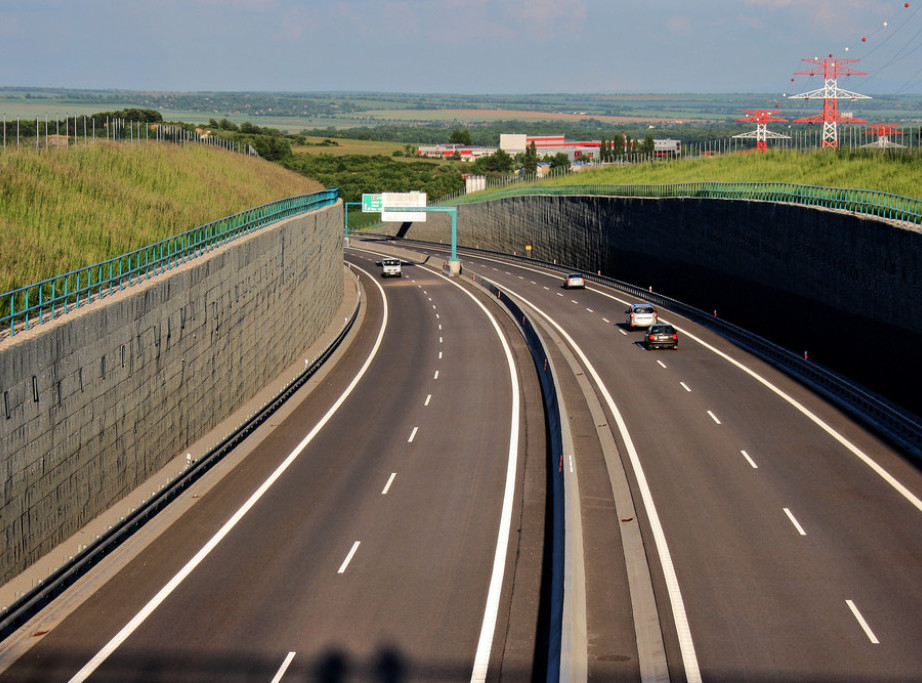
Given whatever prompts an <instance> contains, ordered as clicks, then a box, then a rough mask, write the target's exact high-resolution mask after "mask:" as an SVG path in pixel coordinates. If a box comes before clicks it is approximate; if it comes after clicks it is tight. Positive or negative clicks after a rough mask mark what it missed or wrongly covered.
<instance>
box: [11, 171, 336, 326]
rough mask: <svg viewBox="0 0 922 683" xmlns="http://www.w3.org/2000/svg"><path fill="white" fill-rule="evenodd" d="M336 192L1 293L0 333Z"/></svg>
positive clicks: (324, 201)
mask: <svg viewBox="0 0 922 683" xmlns="http://www.w3.org/2000/svg"><path fill="white" fill-rule="evenodd" d="M338 196H339V191H338V189H337V188H332V189H329V190H323V191H321V192H315V193H313V194H308V195H300V196H298V197H289V198H287V199H281V200H279V201H275V202H269V203H268V204H263V205H262V206H257V207H255V208H252V209H247V210H246V211H241V212H240V213H236V214H234V215H232V216H227V217H226V218H221V219H219V220H217V221H213V222H211V223H206V224H205V225H200V226H198V227H197V228H192V229H191V230H187V231H186V232H182V233H180V234H178V235H174V236H173V237H169V238H167V239H165V240H162V241H160V242H156V243H154V244H151V245H148V246H146V247H142V248H140V249H136V250H135V251H132V252H129V253H127V254H122V255H121V256H117V257H115V258H112V259H109V260H108V261H103V262H102V263H96V264H93V265H91V266H85V267H84V268H80V269H78V270H73V271H71V272H69V273H65V274H63V275H57V276H55V277H52V278H48V279H47V280H42V281H41V282H36V283H35V284H31V285H27V286H25V287H20V288H19V289H15V290H13V291H11V292H6V293H4V294H0V330H3V331H6V330H8V331H9V334H10V336H13V335H15V334H16V332H17V328H19V329H21V330H28V329H30V327H31V326H32V325H35V324H42V323H44V322H47V321H49V320H54V319H55V318H56V317H60V316H61V315H65V314H67V313H68V312H69V311H71V310H76V309H79V308H80V307H81V306H85V305H87V304H88V303H90V302H92V301H96V300H98V299H101V298H103V297H105V296H111V295H112V294H114V293H115V292H117V291H121V290H123V289H125V288H127V287H130V286H132V285H136V284H138V283H139V282H141V281H143V280H147V279H149V278H151V277H153V276H154V275H159V274H161V273H164V272H166V271H168V270H171V269H173V268H176V267H177V266H180V265H182V264H183V263H186V262H187V261H189V260H190V259H193V258H196V257H198V256H201V255H202V254H204V253H206V252H209V251H212V250H214V249H216V248H218V247H220V246H222V245H224V244H226V243H227V242H230V241H232V240H234V239H237V238H238V237H243V236H245V235H247V234H249V233H251V232H253V231H255V230H258V229H259V228H262V227H263V226H265V225H268V224H269V223H273V222H275V221H278V220H282V219H283V218H288V217H289V216H294V215H298V214H301V213H307V212H309V211H314V210H316V209H320V208H323V207H325V206H329V205H331V204H334V203H335V202H336V201H337V198H338Z"/></svg>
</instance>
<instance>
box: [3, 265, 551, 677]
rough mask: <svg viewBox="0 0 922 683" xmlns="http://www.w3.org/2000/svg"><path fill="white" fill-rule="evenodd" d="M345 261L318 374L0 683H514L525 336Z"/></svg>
mask: <svg viewBox="0 0 922 683" xmlns="http://www.w3.org/2000/svg"><path fill="white" fill-rule="evenodd" d="M349 260H350V261H353V262H354V263H356V264H357V265H358V267H359V268H361V269H363V270H364V271H367V272H368V273H371V274H372V275H371V276H370V277H369V276H368V275H366V274H362V275H361V278H362V280H363V288H364V292H365V300H364V304H363V305H365V306H366V311H365V320H364V323H363V324H362V326H361V329H360V331H359V332H358V335H357V337H356V339H355V340H354V341H353V342H352V344H351V345H350V347H349V349H348V350H347V352H346V353H345V355H344V356H343V358H342V359H341V360H340V361H339V362H338V364H337V366H336V368H335V371H334V372H333V373H331V374H330V375H328V376H327V377H326V378H325V379H324V381H323V382H322V383H321V384H320V385H319V386H316V387H314V388H313V390H312V391H311V393H310V394H309V395H308V396H307V398H306V399H305V400H302V401H301V403H300V404H298V405H297V406H296V407H295V408H293V409H290V410H289V411H288V413H287V415H286V416H285V418H284V420H281V419H278V420H272V421H271V422H273V423H274V424H273V425H272V429H271V430H269V431H268V432H266V433H265V434H263V435H262V436H261V438H260V441H259V442H258V444H256V445H251V446H250V448H251V449H252V453H250V455H249V456H248V457H247V458H246V459H245V460H243V461H242V462H241V464H239V465H238V466H237V467H235V468H234V469H233V470H231V471H229V472H226V473H224V476H223V478H221V479H220V481H215V482H210V483H200V484H196V486H195V487H193V490H192V491H190V492H189V495H190V496H193V498H194V500H193V501H192V502H191V503H187V504H188V505H189V510H188V512H186V513H185V514H184V515H182V516H181V517H180V518H179V519H177V520H176V521H175V522H173V523H172V524H171V525H170V526H169V528H168V529H166V530H165V531H164V532H163V533H162V534H160V535H159V536H158V537H157V538H156V539H155V540H153V541H152V542H151V543H150V545H149V546H148V547H147V548H146V549H145V550H144V551H143V552H141V553H140V554H139V555H138V556H137V557H136V558H135V559H134V560H132V561H131V562H130V563H128V564H127V566H125V567H124V568H123V569H122V570H121V571H119V572H118V573H117V574H116V575H115V576H114V577H113V578H111V579H110V580H109V581H108V582H106V583H105V584H104V585H103V586H101V587H100V588H99V589H98V590H96V591H95V592H94V593H92V595H89V596H88V597H87V598H86V600H85V601H84V602H83V603H82V604H81V605H80V606H79V607H77V608H76V609H74V610H73V611H72V612H71V613H70V614H69V616H67V617H65V618H63V619H62V620H61V621H60V623H55V624H52V625H51V626H49V627H47V630H43V631H41V632H39V633H38V634H37V635H36V634H33V635H32V636H31V637H32V638H33V640H34V641H35V642H34V643H33V644H32V647H31V648H30V649H28V651H27V652H26V653H25V654H24V655H23V656H22V657H21V658H19V660H18V661H16V662H15V663H14V664H13V665H12V666H11V667H10V668H8V669H7V670H6V671H5V672H4V673H3V674H2V675H0V679H2V680H41V681H54V680H83V679H84V678H85V677H89V680H112V681H115V680H118V681H125V680H144V681H148V680H164V681H166V680H168V681H184V680H222V681H232V680H265V681H267V682H268V681H273V680H319V681H345V680H373V681H409V680H420V681H443V680H444V681H458V680H478V679H480V678H482V677H484V676H489V677H490V678H491V679H495V678H496V677H497V676H498V672H499V671H501V670H502V671H505V675H506V676H508V677H511V678H516V677H519V678H527V677H528V676H529V675H530V673H531V659H532V657H533V655H534V652H533V650H534V647H535V645H534V637H535V633H534V620H535V618H536V616H535V614H534V613H532V614H531V615H530V616H529V617H528V618H526V619H524V620H519V621H520V622H523V621H524V623H526V624H527V625H526V626H518V625H516V624H514V623H511V620H510V618H509V613H510V611H511V609H512V607H511V606H512V605H513V604H514V603H515V601H516V600H519V601H521V602H522V603H523V604H525V605H526V610H525V611H526V612H527V611H528V608H527V605H529V604H531V605H535V604H536V603H537V590H538V585H539V578H538V574H539V573H540V553H539V557H538V560H537V561H536V562H532V565H531V566H532V571H534V572H535V577H534V578H533V579H531V580H529V581H523V586H534V590H532V591H531V594H530V595H527V596H526V595H524V594H523V596H519V597H514V596H512V595H511V593H512V588H511V586H512V580H511V577H510V576H509V575H508V574H506V573H505V570H506V567H507V564H508V560H509V558H510V557H514V556H515V554H516V553H517V552H520V550H521V548H520V546H519V539H520V537H521V535H522V529H521V526H522V525H521V523H520V521H519V520H518V516H520V515H521V508H522V505H523V500H522V488H523V472H524V470H525V458H524V453H525V446H526V443H527V442H528V440H529V439H531V443H532V448H538V449H542V448H543V442H541V438H542V437H543V427H542V428H541V429H540V431H539V430H536V429H535V427H534V425H537V424H540V425H543V420H542V418H541V416H540V412H539V414H538V415H537V416H536V417H533V418H532V419H531V422H532V427H531V428H529V427H528V426H527V424H526V416H525V412H524V410H523V405H524V404H523V402H522V400H521V395H522V386H521V383H522V382H526V386H530V385H528V383H529V382H532V383H533V379H528V378H525V379H520V378H519V374H518V372H517V371H516V370H515V364H516V363H519V362H520V360H521V359H520V358H519V356H521V357H524V356H523V355H522V354H523V350H522V348H521V347H522V344H521V341H520V340H518V341H516V340H515V339H514V338H513V343H512V346H513V348H510V343H509V342H507V341H506V336H507V332H506V331H504V330H503V329H501V328H505V329H506V330H508V328H510V325H509V321H508V320H506V321H505V322H503V321H502V320H500V321H499V323H497V324H494V323H493V322H492V321H491V320H492V316H494V315H495V314H496V310H493V311H492V312H491V313H490V314H489V315H488V314H487V313H486V312H485V310H484V309H483V308H482V307H481V305H480V304H478V303H477V301H475V299H476V298H477V297H475V296H471V295H470V294H469V293H467V292H465V291H462V289H461V288H459V287H457V286H455V285H454V284H452V283H450V282H449V281H448V280H447V279H445V278H442V277H440V276H439V275H438V274H435V273H433V272H430V271H427V270H425V269H423V268H421V267H410V268H406V269H405V270H404V273H405V274H404V277H403V278H400V279H389V280H387V281H381V280H380V279H379V278H378V277H377V274H378V270H377V269H376V268H375V267H374V260H375V257H374V256H372V257H371V258H370V260H369V259H368V257H367V255H361V254H360V255H356V254H354V253H353V254H351V255H350V256H349ZM377 282H380V284H381V285H382V287H383V289H382V288H379V287H378V285H377V284H376V283H377ZM481 298H485V297H481ZM350 382H353V383H354V387H352V390H351V392H350V393H347V391H348V390H349V389H350V386H349V385H350ZM528 392H529V393H533V389H532V388H529V389H528ZM533 409H534V408H533ZM538 410H539V411H540V406H538ZM539 442H540V443H539ZM539 461H540V459H539ZM540 476H541V477H543V474H542V475H540ZM538 523H539V525H540V523H541V520H540V519H539V520H538ZM532 535H533V536H534V539H533V545H534V546H540V540H541V538H540V535H541V532H540V529H539V531H538V532H536V533H533V534H532ZM523 590H524V589H523ZM526 592H527V591H526ZM535 609H536V608H535ZM516 639H518V640H516ZM506 651H508V652H509V653H510V656H509V657H505V656H504V652H506Z"/></svg>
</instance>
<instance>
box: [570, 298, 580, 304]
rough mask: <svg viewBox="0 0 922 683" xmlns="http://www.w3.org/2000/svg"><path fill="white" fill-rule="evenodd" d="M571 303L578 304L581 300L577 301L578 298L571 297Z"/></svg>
mask: <svg viewBox="0 0 922 683" xmlns="http://www.w3.org/2000/svg"><path fill="white" fill-rule="evenodd" d="M570 303H571V304H578V303H579V301H577V300H576V299H570Z"/></svg>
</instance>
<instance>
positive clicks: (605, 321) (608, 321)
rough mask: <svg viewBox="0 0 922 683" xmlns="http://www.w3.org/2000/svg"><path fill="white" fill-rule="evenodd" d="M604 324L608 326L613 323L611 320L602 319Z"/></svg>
mask: <svg viewBox="0 0 922 683" xmlns="http://www.w3.org/2000/svg"><path fill="white" fill-rule="evenodd" d="M602 322H603V323H605V324H608V323H610V322H611V320H609V319H608V318H602Z"/></svg>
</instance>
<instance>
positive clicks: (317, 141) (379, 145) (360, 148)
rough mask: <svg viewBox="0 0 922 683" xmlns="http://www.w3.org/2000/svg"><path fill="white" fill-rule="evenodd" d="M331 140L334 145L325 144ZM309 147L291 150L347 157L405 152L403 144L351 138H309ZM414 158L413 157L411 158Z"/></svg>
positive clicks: (389, 154)
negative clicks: (351, 155)
mask: <svg viewBox="0 0 922 683" xmlns="http://www.w3.org/2000/svg"><path fill="white" fill-rule="evenodd" d="M324 140H330V141H331V142H332V143H333V144H323V142H324ZM307 141H308V144H307V145H303V146H302V145H298V146H295V147H292V148H291V151H292V152H294V153H296V154H331V155H333V156H346V155H349V154H362V155H365V156H374V155H376V154H382V155H384V156H388V157H389V156H393V154H394V152H404V151H405V150H404V148H405V145H404V143H402V142H379V141H377V140H352V139H349V138H332V139H331V138H316V137H309V138H307ZM411 158H413V157H411Z"/></svg>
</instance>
